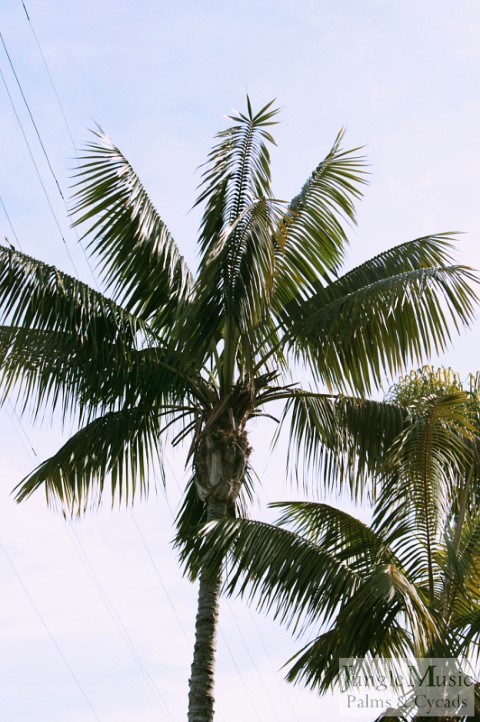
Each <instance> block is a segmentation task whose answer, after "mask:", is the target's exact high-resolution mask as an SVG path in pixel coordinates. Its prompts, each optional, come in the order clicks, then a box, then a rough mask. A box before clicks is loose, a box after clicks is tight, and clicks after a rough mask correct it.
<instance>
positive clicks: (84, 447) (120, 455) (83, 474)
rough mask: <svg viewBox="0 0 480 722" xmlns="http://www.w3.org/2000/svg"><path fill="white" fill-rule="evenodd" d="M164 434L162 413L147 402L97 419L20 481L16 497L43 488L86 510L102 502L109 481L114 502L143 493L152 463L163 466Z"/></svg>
mask: <svg viewBox="0 0 480 722" xmlns="http://www.w3.org/2000/svg"><path fill="white" fill-rule="evenodd" d="M160 433H161V425H160V417H159V415H158V414H156V413H154V412H152V411H150V410H148V409H144V408H142V407H136V408H128V409H122V410H121V411H116V412H110V413H107V414H105V415H104V416H101V417H99V418H97V419H94V420H93V421H91V422H90V423H89V424H88V425H87V426H85V427H84V428H83V429H80V430H79V431H77V432H76V433H75V434H74V435H73V436H72V437H71V438H70V439H69V440H68V441H67V442H66V443H65V444H64V445H63V446H62V447H61V448H60V449H59V450H58V451H57V452H56V453H55V454H54V455H53V456H52V457H50V458H49V459H47V460H46V461H44V462H42V463H41V464H40V465H39V466H38V467H37V468H36V469H35V470H34V471H33V472H32V473H31V474H29V475H28V476H27V477H26V478H25V479H23V481H21V482H20V484H19V485H18V486H17V487H16V489H15V493H16V500H17V501H23V500H24V499H26V498H27V497H29V496H30V495H31V494H33V493H34V492H35V491H36V490H37V489H39V488H40V487H43V488H44V489H45V493H46V497H47V501H48V502H49V503H50V504H53V505H55V504H59V505H60V506H61V507H62V508H63V509H64V510H65V512H66V513H73V512H76V513H78V514H81V513H83V512H84V511H85V510H86V509H87V508H89V507H91V506H95V505H97V504H98V503H99V502H100V500H101V498H102V495H103V493H104V489H105V486H106V485H107V483H108V480H109V482H110V483H109V486H110V492H111V497H112V503H113V501H114V500H115V498H116V497H118V500H119V501H120V502H121V501H122V500H124V501H125V503H128V502H129V501H131V499H132V498H133V497H134V496H135V495H136V494H137V493H140V495H142V496H144V495H145V494H146V493H147V491H148V486H149V471H150V470H151V468H152V464H154V463H156V464H160V468H161V458H160V454H159V452H160V449H159V441H158V437H159V434H160Z"/></svg>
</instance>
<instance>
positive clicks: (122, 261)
mask: <svg viewBox="0 0 480 722" xmlns="http://www.w3.org/2000/svg"><path fill="white" fill-rule="evenodd" d="M93 133H94V135H95V138H96V140H95V141H93V142H91V143H88V144H87V145H86V146H85V148H84V151H83V154H82V155H81V156H80V162H79V170H78V172H77V173H76V175H75V178H76V179H77V180H76V183H75V186H74V187H75V188H77V190H76V192H75V195H74V199H75V205H74V207H73V211H72V213H73V214H74V216H75V217H76V219H75V222H74V224H75V225H80V224H83V223H86V222H89V221H93V222H92V224H91V225H90V227H89V228H88V229H87V231H86V232H85V234H84V236H83V238H85V237H87V236H90V241H89V244H88V248H90V249H91V250H92V252H93V253H94V254H95V255H96V256H97V257H98V259H99V264H100V271H101V273H102V275H103V277H104V279H105V281H106V283H107V284H108V286H109V287H110V288H111V289H112V293H113V295H114V297H115V299H116V300H118V302H119V303H121V304H122V305H123V306H124V308H125V309H126V310H128V311H130V312H132V313H136V314H137V315H139V316H141V317H142V318H144V319H147V318H148V319H149V320H150V321H151V323H152V324H153V325H154V326H156V327H157V328H159V327H162V326H164V325H165V324H171V322H172V318H173V314H174V313H176V312H177V310H178V308H179V307H180V306H181V305H182V304H183V303H184V301H185V300H186V299H187V298H188V296H189V294H190V290H191V287H192V282H193V281H192V276H191V274H190V271H189V270H188V267H187V265H186V263H185V261H184V259H183V257H182V256H181V255H180V253H179V251H178V249H177V246H176V244H175V241H174V240H173V238H172V236H171V234H170V232H169V230H168V228H167V227H166V225H165V223H164V221H163V220H162V219H161V218H160V216H159V215H158V213H157V211H156V210H155V208H154V206H153V204H152V202H151V200H150V198H149V196H148V194H147V192H146V191H145V189H144V187H143V185H142V184H141V182H140V180H139V178H138V176H137V174H136V173H135V171H134V170H133V168H132V167H131V165H130V163H129V162H128V161H127V159H126V158H125V157H124V156H123V154H122V153H121V152H120V150H119V149H118V148H117V147H116V146H115V145H114V143H113V142H112V140H111V139H110V138H109V137H108V135H107V134H106V133H105V132H104V131H103V130H102V129H101V128H100V127H98V128H97V130H95V131H93Z"/></svg>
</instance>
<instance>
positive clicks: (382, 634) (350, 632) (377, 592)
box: [287, 564, 438, 692]
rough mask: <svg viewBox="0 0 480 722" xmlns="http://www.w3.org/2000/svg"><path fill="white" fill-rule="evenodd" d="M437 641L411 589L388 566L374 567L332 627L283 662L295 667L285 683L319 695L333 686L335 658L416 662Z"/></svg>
mask: <svg viewBox="0 0 480 722" xmlns="http://www.w3.org/2000/svg"><path fill="white" fill-rule="evenodd" d="M405 618H406V620H407V624H405V621H404V620H405ZM409 627H410V629H412V627H413V628H414V629H415V634H414V635H411V634H410V633H409V631H408V629H409ZM437 636H438V631H437V628H436V623H435V618H434V617H433V616H432V614H431V613H430V611H429V610H428V607H427V606H426V605H425V603H424V602H423V600H422V599H421V597H420V596H419V594H418V592H417V590H416V588H415V587H414V585H412V584H411V583H410V582H409V580H408V578H407V577H406V576H405V575H404V574H403V572H402V571H401V570H400V569H398V568H397V567H396V566H395V565H394V564H388V565H382V564H378V565H377V566H376V567H373V568H372V569H371V571H370V573H369V574H368V575H367V576H365V577H364V579H363V580H362V583H361V585H359V587H358V589H356V590H355V592H354V593H353V594H352V595H351V596H350V598H344V600H343V604H342V606H341V609H340V610H339V611H338V614H337V615H336V618H335V622H334V624H333V625H332V627H331V628H330V629H328V631H326V632H325V633H323V634H321V635H320V636H319V637H317V638H316V639H315V640H314V641H313V642H312V643H310V644H308V645H307V646H306V647H305V648H304V649H302V650H300V652H299V653H298V654H297V655H295V656H294V657H293V658H292V659H291V660H289V661H290V662H291V661H294V662H295V663H294V665H293V666H292V667H291V669H290V670H289V672H288V675H287V679H288V680H289V681H292V682H299V681H301V682H303V683H304V684H306V685H307V686H308V687H310V688H313V689H317V690H318V691H320V692H325V691H326V690H327V689H328V688H329V687H331V686H332V685H333V684H334V683H335V682H336V681H337V678H338V674H339V659H340V658H357V657H360V658H365V657H367V658H368V657H370V656H372V657H389V658H390V657H393V658H398V657H400V658H402V657H407V658H408V657H410V658H411V657H413V656H414V654H415V653H416V654H417V655H418V656H421V655H422V653H423V654H424V653H425V650H426V649H428V647H429V645H431V644H432V643H433V642H434V640H436V638H437ZM412 643H413V644H416V645H417V646H416V649H415V652H414V654H412Z"/></svg>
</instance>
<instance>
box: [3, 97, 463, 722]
mask: <svg viewBox="0 0 480 722" xmlns="http://www.w3.org/2000/svg"><path fill="white" fill-rule="evenodd" d="M276 113H277V111H276V110H275V109H274V108H273V105H272V103H269V104H267V105H266V106H265V107H263V108H262V109H261V110H260V111H259V112H258V113H254V112H253V110H252V107H251V104H250V101H249V100H248V99H247V110H246V112H245V113H236V114H235V115H233V116H231V118H230V120H231V125H230V127H228V128H227V129H225V130H222V131H221V132H220V133H219V134H218V135H217V136H216V144H215V145H214V147H213V149H212V151H211V153H210V154H209V156H208V161H207V163H206V166H205V169H204V172H203V176H202V182H201V186H200V194H199V197H198V199H197V204H200V205H202V206H203V207H204V211H203V218H202V222H201V227H200V233H199V241H198V244H199V251H200V263H199V268H198V271H197V273H196V274H195V275H193V274H192V273H191V271H190V270H189V269H188V268H187V265H186V263H185V261H184V259H183V258H182V256H181V255H180V252H179V250H178V248H177V245H176V243H175V241H174V239H173V237H172V235H171V234H170V232H169V230H168V228H167V226H166V224H165V222H164V221H163V220H162V218H161V217H160V216H159V215H158V213H157V211H156V210H155V208H154V206H153V204H152V202H151V200H150V198H149V196H148V194H147V192H146V190H145V189H144V187H143V186H142V184H141V182H140V180H139V178H138V176H137V175H136V174H135V172H134V170H133V169H132V167H131V166H130V164H129V163H128V161H127V160H126V159H125V157H124V156H123V155H122V153H121V152H120V150H119V149H118V148H117V147H116V146H115V145H114V144H113V143H112V141H111V140H110V139H109V138H108V137H107V136H106V134H105V133H104V132H103V131H102V130H101V129H100V128H97V130H96V131H95V139H94V140H93V142H91V143H89V144H88V145H87V146H86V148H85V151H84V153H83V155H82V157H81V159H80V163H79V170H78V174H77V176H76V183H77V185H76V192H75V197H74V198H75V206H74V209H73V213H74V218H75V223H76V224H79V225H82V227H83V228H85V227H86V231H85V234H84V238H88V239H89V240H88V246H87V248H88V250H89V252H90V253H91V254H93V256H94V257H95V258H96V259H97V261H98V264H99V269H100V272H101V275H102V279H103V283H104V287H105V289H106V290H105V293H101V292H99V291H96V290H94V289H92V288H90V287H88V286H87V285H85V284H84V283H81V282H80V281H78V280H76V279H74V278H72V277H70V276H68V275H66V274H65V273H63V272H61V271H60V270H58V269H57V268H54V267H52V266H48V265H46V264H44V263H42V262H41V261H39V260H36V259H34V258H31V257H28V256H26V255H24V254H22V253H20V252H17V251H14V250H13V249H12V248H10V247H8V248H7V247H1V248H0V310H1V312H2V314H3V321H2V323H3V326H2V327H1V331H0V333H1V346H0V348H1V360H2V366H1V368H2V383H3V389H4V398H6V397H7V395H11V394H16V395H17V397H18V403H19V405H20V408H21V409H22V410H24V409H25V408H27V407H28V405H29V403H30V402H32V400H33V402H32V403H33V413H34V416H35V415H37V414H38V413H39V412H40V410H41V409H45V408H48V409H55V408H56V409H60V411H61V413H62V414H63V415H64V416H68V415H69V414H73V415H74V416H75V418H76V419H78V422H79V430H78V431H77V433H75V434H74V435H73V436H72V437H71V438H70V439H69V440H68V441H67V442H66V443H65V444H64V445H63V446H62V447H61V448H60V449H59V450H58V452H57V453H56V454H54V455H53V456H52V457H50V458H49V459H47V460H46V461H44V462H43V463H41V464H40V465H39V466H38V467H37V468H36V469H35V470H34V471H33V472H32V473H31V474H30V475H29V476H28V477H26V478H25V479H24V480H23V481H22V482H21V484H19V486H18V487H17V489H16V494H17V499H18V500H19V501H22V500H24V499H26V498H27V497H28V496H30V495H31V494H32V493H33V492H35V491H36V490H37V489H39V488H40V487H42V488H43V489H44V490H45V493H46V496H47V500H48V502H49V503H51V504H57V505H60V506H61V507H63V509H64V511H66V512H67V513H83V512H84V511H85V510H87V509H88V508H89V507H90V506H91V505H92V504H97V503H99V501H100V500H101V498H102V496H103V495H104V493H105V492H106V491H108V493H109V494H111V495H112V496H113V497H114V498H118V499H120V501H125V502H126V503H130V502H131V501H132V500H133V499H134V497H135V496H136V495H137V494H140V495H142V494H144V493H146V491H147V490H148V485H149V474H148V472H149V469H150V468H151V466H152V464H159V465H160V467H161V464H162V444H163V443H165V442H166V440H167V439H168V438H170V439H171V440H172V442H173V444H174V445H176V444H178V443H180V442H182V441H183V440H186V439H188V440H189V453H188V461H189V463H190V466H191V470H192V475H191V482H190V484H189V485H188V488H187V491H186V497H185V503H184V506H183V509H182V513H181V515H180V518H179V539H185V538H188V537H189V535H191V534H192V529H193V528H195V526H196V525H197V524H198V523H201V522H202V521H204V520H207V519H208V520H215V519H222V518H226V517H232V516H234V515H239V514H241V512H242V508H241V501H242V494H243V493H244V492H245V491H247V492H248V491H249V484H248V482H249V479H250V475H249V455H250V445H249V437H248V425H249V422H250V421H251V419H252V418H254V417H256V416H259V415H260V414H262V413H264V409H265V408H266V407H267V405H268V404H270V403H276V402H279V401H281V402H285V403H287V404H289V405H291V406H293V407H294V418H296V419H297V421H299V420H301V419H302V418H304V416H305V414H306V417H308V419H310V418H315V417H316V414H317V413H321V414H322V418H323V417H325V418H324V419H323V420H324V421H326V419H327V417H329V418H331V419H332V418H333V415H332V414H333V409H334V407H335V403H336V401H335V398H336V396H335V394H338V393H340V392H342V393H345V394H346V393H355V394H358V393H364V392H368V391H369V390H370V389H371V388H372V387H375V386H377V385H378V383H379V381H380V378H381V377H382V374H383V373H384V372H388V373H394V372H397V371H398V370H399V369H400V368H403V367H404V366H405V364H406V363H408V362H409V361H410V360H411V359H418V358H420V357H421V356H422V355H424V354H426V353H429V352H430V351H431V350H432V349H435V350H440V349H442V348H443V347H444V345H445V343H446V342H447V341H448V339H449V338H450V330H449V329H450V326H451V325H453V326H454V327H457V328H458V327H460V326H464V325H468V323H469V322H470V320H471V318H472V314H473V304H474V298H475V296H474V293H473V291H472V289H471V283H472V281H473V278H474V277H473V274H472V272H471V271H470V270H469V269H468V268H465V267H462V266H458V265H454V264H453V263H452V261H451V258H450V251H451V242H452V239H451V236H450V235H449V234H441V235H432V236H427V237H423V238H419V239H417V240H414V241H410V242H407V243H404V244H402V245H400V246H398V247H396V248H393V249H391V250H389V251H386V252H384V253H382V254H380V255H379V256H377V257H376V258H374V259H373V260H371V261H369V262H367V263H364V264H362V265H360V266H359V267H358V268H355V269H353V270H351V271H350V272H348V273H346V274H345V275H339V271H340V267H341V264H342V262H343V260H344V254H345V247H346V243H347V238H346V234H345V231H344V225H345V223H346V222H354V221H355V211H354V202H355V201H356V200H357V199H358V198H359V197H360V195H361V192H360V189H361V185H362V183H363V182H364V163H363V160H362V158H361V157H358V155H357V150H356V149H355V150H350V151H345V150H343V149H342V148H341V141H342V134H341V133H340V134H339V136H338V137H337V139H336V141H335V143H334V145H333V148H332V150H331V151H330V152H329V153H328V155H327V156H326V158H325V159H324V160H323V161H322V162H321V163H320V164H319V165H318V166H317V167H316V168H315V170H314V171H313V173H312V175H311V176H310V178H309V179H308V180H307V182H306V183H305V185H304V186H303V188H302V190H301V191H300V193H299V194H298V195H297V196H296V197H295V198H294V199H293V200H292V201H291V202H290V203H285V202H281V201H278V200H275V199H274V197H273V194H272V191H271V187H270V156H269V149H268V148H269V146H270V145H272V144H273V143H274V140H273V138H272V136H271V134H270V128H271V126H272V125H273V124H274V123H275V116H276ZM295 361H297V362H299V363H300V364H301V365H302V367H303V368H306V369H307V370H309V371H310V372H311V374H312V379H313V382H314V384H315V387H316V390H315V391H310V390H303V389H302V388H301V387H300V386H299V385H295V384H293V383H292V382H291V377H290V376H289V372H290V370H291V369H292V368H293V367H292V364H293V363H294V362H295ZM349 403H350V405H351V407H352V409H353V412H352V413H353V415H355V413H356V409H357V407H356V406H355V402H354V401H351V402H350V401H349V399H348V397H346V399H345V400H344V401H342V404H343V405H344V407H345V408H346V409H347V411H348V408H350V407H349ZM369 408H370V409H371V414H370V416H369V418H370V419H371V424H372V425H373V426H371V427H370V428H374V424H375V423H376V422H375V418H377V417H376V416H375V413H376V411H374V410H372V409H376V406H375V404H372V405H371V406H370V407H369ZM295 409H296V412H295ZM362 413H364V411H362ZM302 414H303V416H302ZM329 415H330V416H329ZM366 415H367V416H368V414H366ZM357 417H358V414H357ZM372 419H373V420H372ZM377 421H378V419H377ZM300 423H301V421H300ZM314 423H315V422H314ZM322 428H323V433H325V434H326V433H330V432H328V429H327V426H325V424H323V427H322ZM330 431H331V433H333V430H332V429H331V430H330ZM370 438H371V443H372V445H373V446H375V445H377V446H378V444H379V443H381V442H380V441H379V442H377V441H375V440H373V433H372V434H371V437H370ZM312 453H317V451H312ZM108 487H109V488H108ZM200 568H201V569H200ZM200 568H199V571H200V572H201V573H200V585H199V597H198V614H197V619H196V642H195V649H194V658H193V664H192V671H191V678H190V696H189V720H190V722H193V721H195V722H200V721H203V722H205V721H207V720H211V719H212V718H213V702H214V699H213V680H214V658H215V638H216V626H217V617H218V599H219V591H220V584H221V564H220V563H218V562H217V560H215V559H214V558H213V557H212V555H207V556H206V558H205V559H203V560H202V563H201V565H200Z"/></svg>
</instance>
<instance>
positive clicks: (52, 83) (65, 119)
mask: <svg viewBox="0 0 480 722" xmlns="http://www.w3.org/2000/svg"><path fill="white" fill-rule="evenodd" d="M22 5H23V9H24V10H25V15H26V16H27V20H28V23H29V25H30V28H31V31H32V33H33V37H34V38H35V42H36V43H37V47H38V51H39V53H40V55H41V58H42V60H43V64H44V66H45V70H46V71H47V75H48V78H49V80H50V84H51V86H52V88H53V92H54V93H55V97H56V99H57V103H58V107H59V108H60V112H61V114H62V116H63V120H64V122H65V127H66V128H67V132H68V135H69V136H70V140H71V141H72V146H73V147H74V149H75V151H77V146H76V145H75V141H74V139H73V135H72V131H71V129H70V125H69V123H68V120H67V116H66V114H65V111H64V109H63V105H62V102H61V100H60V96H59V94H58V91H57V88H56V86H55V83H54V81H53V77H52V74H51V72H50V69H49V67H48V65H47V60H46V58H45V55H44V54H43V51H42V48H41V46H40V41H39V39H38V37H37V33H36V32H35V28H34V27H33V23H32V20H31V18H30V15H29V13H28V11H27V8H26V6H25V3H24V2H23V0H22Z"/></svg>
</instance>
